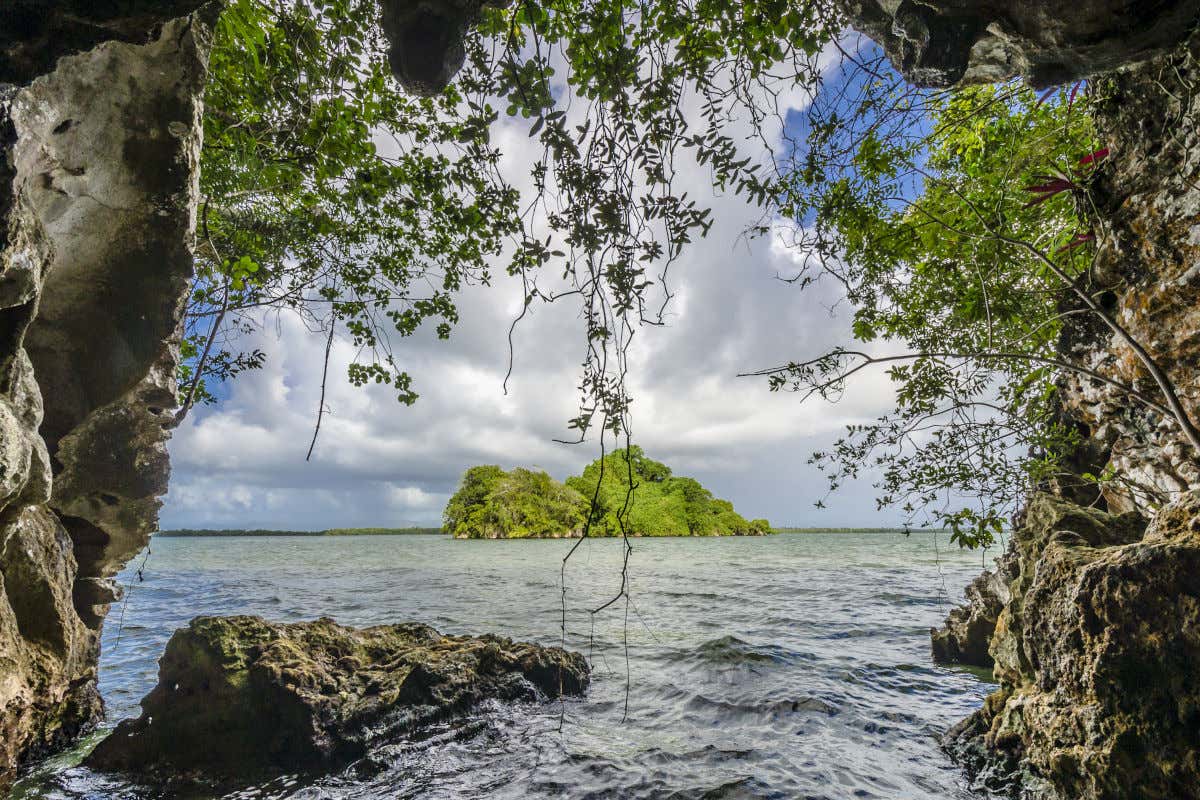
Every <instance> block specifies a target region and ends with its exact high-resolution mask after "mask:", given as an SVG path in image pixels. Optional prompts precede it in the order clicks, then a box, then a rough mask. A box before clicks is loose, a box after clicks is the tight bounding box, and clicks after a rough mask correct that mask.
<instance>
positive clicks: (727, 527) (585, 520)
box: [443, 446, 772, 539]
mask: <svg viewBox="0 0 1200 800" xmlns="http://www.w3.org/2000/svg"><path fill="white" fill-rule="evenodd" d="M443 530H444V531H445V532H446V533H448V534H450V535H452V536H454V537H455V538H459V539H529V538H562V537H579V536H585V535H586V536H622V535H625V536H761V535H764V534H768V533H771V532H772V530H771V524H770V523H769V522H768V521H767V520H765V519H755V520H747V519H746V518H745V517H743V516H741V515H740V514H738V513H737V512H736V511H734V509H733V504H732V503H730V502H729V501H728V500H722V499H720V498H718V497H714V496H713V494H712V492H710V491H709V490H708V489H705V488H704V487H703V486H701V485H700V482H699V481H697V480H696V479H695V478H688V477H682V476H675V475H672V474H671V468H670V467H668V466H667V465H666V464H663V463H661V462H659V461H654V460H653V459H651V458H649V457H647V456H646V454H645V453H644V452H643V451H642V449H641V448H640V447H636V446H634V447H629V448H623V449H620V450H617V451H615V452H613V453H610V454H608V455H606V456H604V457H602V458H598V459H596V460H595V461H593V462H592V463H591V464H588V466H587V467H586V468H585V469H584V470H583V474H582V475H574V476H571V477H569V478H567V480H566V482H565V483H560V482H558V481H556V480H554V478H552V477H550V475H548V474H547V473H545V472H543V471H534V470H528V469H523V468H521V467H517V468H515V469H513V470H511V471H509V472H505V471H504V470H503V469H501V468H500V467H498V466H495V465H485V466H478V467H472V468H470V469H469V470H467V472H466V474H465V475H463V479H462V484H461V485H460V486H459V488H458V491H457V492H455V494H454V496H453V497H451V498H450V502H449V503H447V504H446V511H445V513H444V515H443Z"/></svg>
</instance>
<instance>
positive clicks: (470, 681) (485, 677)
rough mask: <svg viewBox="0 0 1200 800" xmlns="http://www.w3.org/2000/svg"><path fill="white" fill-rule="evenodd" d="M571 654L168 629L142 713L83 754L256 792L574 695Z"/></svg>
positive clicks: (105, 763)
mask: <svg viewBox="0 0 1200 800" xmlns="http://www.w3.org/2000/svg"><path fill="white" fill-rule="evenodd" d="M588 679H589V673H588V667H587V663H586V662H585V661H584V659H583V657H582V656H581V655H579V654H578V653H571V652H568V651H565V650H562V649H560V648H557V647H541V646H538V645H534V644H526V643H521V642H514V641H512V640H511V639H506V638H503V637H499V636H478V637H472V636H445V635H442V634H440V633H438V632H437V631H436V630H434V629H433V628H431V627H429V626H427V625H420V624H415V623H409V624H400V625H381V626H377V627H372V628H364V629H354V628H348V627H344V626H342V625H338V624H337V623H335V622H334V621H333V620H330V619H319V620H316V621H315V622H302V623H292V624H283V623H272V622H267V621H265V620H263V619H261V618H259V617H252V616H235V617H198V618H196V619H194V620H192V622H191V624H190V625H188V627H186V628H183V629H181V630H179V631H176V632H175V634H174V635H173V636H172V637H171V640H170V642H168V644H167V648H166V652H165V653H164V654H163V657H162V659H161V661H160V662H159V681H158V685H157V686H156V687H155V688H154V689H153V691H151V692H150V694H148V695H147V696H146V697H145V698H144V699H143V700H142V714H141V716H140V717H138V718H137V719H132V720H125V721H124V722H122V723H121V724H120V725H119V726H117V729H116V730H115V731H114V732H113V733H112V735H111V736H109V737H108V738H107V739H105V740H104V741H102V742H101V743H100V745H99V746H98V747H97V748H96V749H95V750H94V751H93V752H92V754H91V755H90V756H89V757H88V759H87V762H86V763H87V764H88V765H89V766H90V767H92V768H94V769H98V770H102V771H118V772H131V773H140V774H148V775H151V776H154V777H157V778H159V779H164V778H165V779H192V778H203V779H206V780H215V781H237V782H243V781H251V780H253V779H255V778H256V777H259V776H263V775H265V774H271V773H278V772H286V771H301V772H314V771H324V770H328V769H332V768H335V767H338V766H341V765H344V764H346V763H349V762H352V761H354V760H356V759H358V758H361V757H362V756H364V755H366V753H367V751H368V748H369V747H370V746H371V745H372V744H374V743H378V742H379V741H381V740H385V739H387V738H390V737H394V736H396V735H399V734H401V733H404V732H408V731H413V730H416V729H419V728H421V727H423V726H426V725H428V724H430V723H432V722H435V721H439V720H442V719H445V718H447V717H449V716H452V715H454V714H458V713H462V712H465V711H468V710H470V709H471V708H472V707H474V706H475V705H477V704H478V703H480V702H482V701H484V700H487V699H500V700H532V699H536V698H539V697H550V698H553V697H559V696H562V695H569V694H579V693H581V692H583V690H584V689H585V688H586V687H587V684H588Z"/></svg>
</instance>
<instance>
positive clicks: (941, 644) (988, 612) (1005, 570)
mask: <svg viewBox="0 0 1200 800" xmlns="http://www.w3.org/2000/svg"><path fill="white" fill-rule="evenodd" d="M1014 546H1015V543H1014ZM1016 569H1017V555H1016V551H1015V549H1014V547H1012V546H1010V547H1009V549H1008V550H1007V551H1006V552H1005V554H1004V555H1003V556H1001V557H1000V558H998V559H996V568H995V569H994V570H986V571H984V573H983V574H982V575H980V576H979V577H978V578H976V579H975V580H973V581H971V583H970V584H969V585H968V586H967V589H966V596H967V602H966V605H963V606H959V607H957V608H955V609H953V610H952V611H951V612H950V614H949V616H947V617H946V623H945V624H944V625H942V627H940V628H931V629H930V630H929V638H930V643H931V646H932V651H933V660H934V661H937V662H939V663H942V664H970V665H971V666H975V667H991V666H992V656H991V654H990V653H989V652H988V645H989V644H990V643H991V641H992V632H993V631H995V629H996V620H997V619H998V618H999V616H1000V612H1001V610H1002V609H1003V608H1004V606H1005V604H1006V603H1008V602H1009V600H1010V599H1011V594H1010V592H1009V588H1008V587H1009V584H1010V583H1011V582H1012V580H1013V579H1014V578H1015V577H1016Z"/></svg>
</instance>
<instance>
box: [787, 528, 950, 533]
mask: <svg viewBox="0 0 1200 800" xmlns="http://www.w3.org/2000/svg"><path fill="white" fill-rule="evenodd" d="M772 530H773V531H774V532H775V533H925V532H927V531H931V530H933V529H932V528H773V529H772ZM939 530H941V529H940V528H939Z"/></svg>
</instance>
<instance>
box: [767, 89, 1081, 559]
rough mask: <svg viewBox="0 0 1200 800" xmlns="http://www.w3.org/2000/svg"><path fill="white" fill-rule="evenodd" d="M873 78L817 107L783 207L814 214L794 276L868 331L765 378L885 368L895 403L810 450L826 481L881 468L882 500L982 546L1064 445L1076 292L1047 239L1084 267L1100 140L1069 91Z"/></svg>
mask: <svg viewBox="0 0 1200 800" xmlns="http://www.w3.org/2000/svg"><path fill="white" fill-rule="evenodd" d="M868 95H869V96H871V97H872V98H873V101H872V103H870V104H866V103H860V104H859V105H857V106H855V107H852V108H850V109H848V111H846V110H845V109H843V110H844V111H846V114H845V115H842V116H839V115H837V114H834V113H830V114H829V116H827V117H826V118H825V119H824V120H820V119H818V120H815V121H814V125H813V128H812V131H811V134H810V138H809V140H808V141H807V142H806V143H805V147H806V149H805V151H804V152H803V153H801V154H798V156H797V158H796V160H795V161H794V169H793V170H792V171H791V177H792V181H793V183H792V186H791V187H790V189H789V193H788V200H787V202H786V203H785V205H784V208H783V212H784V213H785V214H786V215H788V216H789V217H791V218H793V219H797V220H805V221H807V223H808V225H807V228H806V229H805V230H804V232H803V234H802V236H801V238H800V239H799V240H798V243H797V246H798V247H800V248H802V249H803V250H804V251H805V252H807V253H809V254H810V255H811V256H812V259H811V261H810V264H811V267H810V269H811V270H812V271H811V272H809V273H801V275H798V276H796V277H797V279H798V280H800V281H804V280H808V279H810V278H813V277H815V274H814V273H817V272H820V273H823V274H825V275H832V276H833V277H835V278H836V279H837V280H838V281H839V282H840V283H841V284H842V285H843V286H844V288H845V290H846V295H847V298H848V299H849V301H850V302H851V304H852V307H853V332H854V337H855V339H857V340H858V341H859V342H860V343H861V345H859V346H857V347H847V348H838V349H836V350H834V351H832V352H830V353H826V354H823V355H819V356H817V357H816V358H813V359H811V360H808V361H802V362H794V363H791V364H789V365H787V366H785V367H782V368H778V369H775V370H769V371H768V372H769V374H770V375H771V387H772V388H773V389H782V388H790V389H794V390H799V391H802V392H804V393H806V394H818V395H821V396H824V397H828V398H836V397H838V396H840V394H841V393H842V392H843V391H847V390H849V389H848V388H847V387H848V385H849V383H848V382H849V381H850V380H851V379H852V377H853V376H854V375H855V374H856V373H857V372H859V371H861V370H862V369H864V368H866V367H868V366H870V365H874V364H879V365H881V366H882V367H886V369H887V374H888V376H889V377H890V378H891V381H892V384H893V386H894V390H895V408H894V410H893V411H892V412H890V413H888V414H887V415H885V416H883V417H881V418H879V419H878V420H876V421H874V422H872V423H867V424H857V425H852V426H850V428H849V429H848V431H847V433H846V435H845V436H844V437H843V438H841V439H839V440H838V441H837V442H836V443H835V444H834V445H833V446H832V448H830V449H829V450H827V451H822V452H818V453H816V454H815V455H814V458H813V461H814V462H815V463H817V464H818V465H819V466H820V467H821V468H822V469H824V470H825V471H826V472H827V474H828V476H829V478H830V488H831V489H836V488H838V486H839V485H840V484H841V483H842V482H844V481H845V480H847V479H852V478H857V477H859V476H860V475H861V474H865V473H868V471H870V472H874V473H875V474H876V475H879V476H880V477H879V478H878V481H877V486H878V488H879V491H880V496H879V498H878V502H879V505H880V506H881V507H884V506H890V505H898V506H899V507H900V508H902V509H903V510H905V511H906V512H909V513H910V514H911V513H915V512H917V511H919V510H922V509H924V510H926V511H928V512H930V514H931V516H932V517H933V520H934V522H936V523H939V524H946V525H949V526H950V527H951V529H952V531H953V537H954V539H955V540H956V541H958V542H960V543H961V544H966V545H978V544H987V543H989V542H990V541H991V540H992V538H993V537H994V535H995V534H996V533H998V532H999V531H1000V530H1001V528H1002V525H1003V524H1004V521H1005V517H1006V516H1007V515H1008V514H1011V513H1012V512H1013V511H1014V510H1015V507H1016V505H1017V504H1018V503H1019V502H1020V499H1021V497H1022V495H1023V492H1024V491H1025V490H1026V489H1027V488H1028V487H1030V486H1032V485H1034V484H1036V483H1038V482H1041V481H1045V480H1048V479H1051V478H1053V477H1054V476H1056V475H1057V474H1058V473H1059V472H1060V471H1061V466H1060V460H1059V458H1060V456H1061V454H1063V453H1065V452H1068V451H1069V449H1070V447H1071V443H1072V436H1073V432H1072V431H1071V430H1070V429H1068V428H1066V427H1065V426H1063V425H1061V424H1060V423H1059V422H1058V420H1057V416H1056V409H1057V405H1056V402H1055V392H1056V387H1055V382H1056V379H1057V376H1058V375H1059V374H1060V373H1061V370H1062V368H1063V367H1064V364H1063V363H1062V362H1061V361H1060V359H1059V356H1058V352H1057V342H1058V338H1059V333H1060V331H1061V328H1062V324H1063V320H1064V318H1065V314H1066V313H1070V312H1069V311H1065V310H1064V301H1065V300H1066V299H1067V298H1068V296H1069V294H1070V292H1069V287H1068V286H1066V285H1065V284H1064V283H1063V281H1062V280H1061V277H1060V276H1059V275H1057V274H1055V273H1054V272H1053V271H1051V270H1050V269H1049V268H1048V267H1047V265H1046V263H1045V261H1044V260H1043V259H1042V258H1041V257H1040V256H1039V253H1040V254H1048V255H1049V257H1050V258H1052V259H1054V260H1055V262H1056V263H1057V264H1058V265H1059V267H1060V268H1061V269H1062V270H1063V271H1064V272H1066V273H1067V274H1069V275H1071V276H1078V275H1080V274H1082V273H1083V272H1084V271H1085V270H1086V268H1087V265H1088V263H1089V256H1090V253H1089V252H1088V248H1087V247H1082V246H1080V245H1082V244H1085V243H1086V241H1087V237H1085V236H1081V234H1080V231H1081V230H1083V229H1084V224H1085V223H1084V217H1083V215H1082V214H1081V212H1080V208H1079V207H1078V206H1077V200H1079V199H1081V198H1084V197H1085V196H1086V185H1087V182H1088V180H1089V178H1090V175H1091V174H1092V170H1093V169H1094V162H1095V161H1096V160H1097V158H1099V157H1101V156H1102V153H1097V152H1096V151H1097V144H1096V142H1095V134H1094V132H1093V129H1092V124H1091V120H1090V118H1089V117H1088V116H1087V114H1086V113H1085V111H1084V109H1083V108H1081V104H1082V102H1083V98H1081V97H1079V96H1077V93H1076V91H1075V90H1074V89H1068V90H1063V91H1062V92H1061V93H1060V94H1059V95H1058V96H1056V97H1053V98H1051V97H1044V98H1040V99H1039V98H1038V97H1037V96H1036V95H1035V94H1034V93H1033V92H1032V90H1030V89H1028V88H1027V87H1022V86H1019V85H1005V86H995V87H992V86H987V87H972V88H966V89H961V90H958V91H955V92H949V93H915V92H913V91H912V90H909V89H892V90H890V91H888V92H884V91H883V90H882V89H879V88H878V87H876V88H875V89H873V90H872V89H868ZM1081 162H1083V163H1081ZM1031 188H1032V189H1033V190H1034V191H1030V189H1031Z"/></svg>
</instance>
